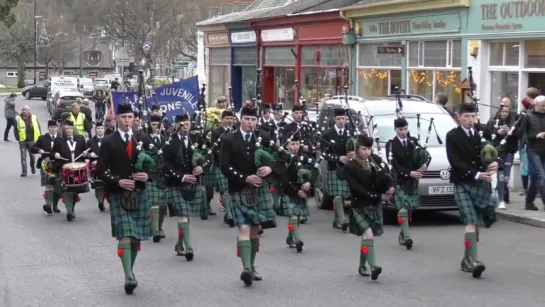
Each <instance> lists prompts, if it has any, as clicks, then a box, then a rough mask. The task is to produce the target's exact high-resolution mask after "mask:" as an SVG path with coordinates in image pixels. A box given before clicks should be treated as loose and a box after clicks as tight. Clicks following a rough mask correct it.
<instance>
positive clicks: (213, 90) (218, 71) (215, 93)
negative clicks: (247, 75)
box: [208, 66, 231, 106]
mask: <svg viewBox="0 0 545 307" xmlns="http://www.w3.org/2000/svg"><path fill="white" fill-rule="evenodd" d="M209 74H210V75H209V76H208V78H209V79H210V86H209V88H208V95H209V96H210V97H209V98H208V103H209V104H213V102H214V101H216V98H218V97H219V96H228V89H229V80H231V79H230V78H229V67H227V66H210V71H209ZM214 106H215V105H214Z"/></svg>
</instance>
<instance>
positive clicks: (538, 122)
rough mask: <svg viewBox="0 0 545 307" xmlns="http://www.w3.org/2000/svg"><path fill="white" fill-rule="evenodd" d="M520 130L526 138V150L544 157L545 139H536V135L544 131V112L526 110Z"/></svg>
mask: <svg viewBox="0 0 545 307" xmlns="http://www.w3.org/2000/svg"><path fill="white" fill-rule="evenodd" d="M522 131H523V132H524V133H526V136H527V138H528V147H527V148H528V152H535V153H537V154H539V155H540V156H541V157H545V139H538V138H537V135H538V134H539V133H540V132H544V131H545V113H538V112H535V111H531V112H528V114H527V115H526V118H525V119H524V125H523V128H522Z"/></svg>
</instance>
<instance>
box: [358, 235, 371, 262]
mask: <svg viewBox="0 0 545 307" xmlns="http://www.w3.org/2000/svg"><path fill="white" fill-rule="evenodd" d="M364 241H365V239H361V245H360V267H362V266H365V263H366V262H367V254H369V247H367V246H366V245H364V244H363V243H364Z"/></svg>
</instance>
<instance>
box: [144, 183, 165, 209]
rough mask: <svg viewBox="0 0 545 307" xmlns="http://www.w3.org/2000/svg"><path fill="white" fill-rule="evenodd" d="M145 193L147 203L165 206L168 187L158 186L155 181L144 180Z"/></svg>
mask: <svg viewBox="0 0 545 307" xmlns="http://www.w3.org/2000/svg"><path fill="white" fill-rule="evenodd" d="M146 193H147V194H148V204H149V206H150V207H152V206H166V205H167V204H168V200H169V193H168V189H166V188H162V187H160V186H159V185H158V184H157V183H155V182H152V181H148V182H146Z"/></svg>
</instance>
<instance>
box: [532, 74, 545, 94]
mask: <svg viewBox="0 0 545 307" xmlns="http://www.w3.org/2000/svg"><path fill="white" fill-rule="evenodd" d="M528 87H535V88H537V89H538V90H539V93H540V94H541V95H545V73H542V72H530V73H528Z"/></svg>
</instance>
